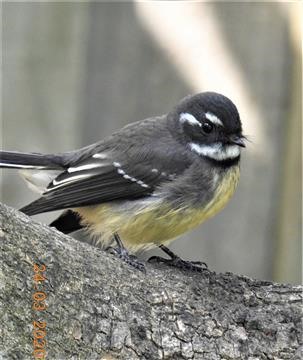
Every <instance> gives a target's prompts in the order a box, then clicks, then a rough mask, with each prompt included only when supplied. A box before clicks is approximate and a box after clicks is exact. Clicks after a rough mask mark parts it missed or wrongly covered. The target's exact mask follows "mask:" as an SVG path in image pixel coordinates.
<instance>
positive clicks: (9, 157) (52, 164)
mask: <svg viewBox="0 0 303 360" xmlns="http://www.w3.org/2000/svg"><path fill="white" fill-rule="evenodd" d="M0 168H12V169H39V170H40V169H41V170H42V169H47V170H56V169H57V170H59V169H63V168H64V164H63V160H62V157H61V156H58V155H43V154H38V153H37V154H36V153H22V152H16V151H0Z"/></svg>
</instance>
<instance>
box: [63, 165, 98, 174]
mask: <svg viewBox="0 0 303 360" xmlns="http://www.w3.org/2000/svg"><path fill="white" fill-rule="evenodd" d="M101 166H104V164H101V163H95V164H86V165H80V166H76V167H70V168H68V169H67V172H69V173H73V172H76V171H81V170H90V169H94V168H97V167H101Z"/></svg>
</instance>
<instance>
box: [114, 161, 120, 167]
mask: <svg viewBox="0 0 303 360" xmlns="http://www.w3.org/2000/svg"><path fill="white" fill-rule="evenodd" d="M113 165H114V167H121V164H120V163H119V162H117V161H114V162H113Z"/></svg>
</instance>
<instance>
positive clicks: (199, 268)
mask: <svg viewBox="0 0 303 360" xmlns="http://www.w3.org/2000/svg"><path fill="white" fill-rule="evenodd" d="M159 248H160V249H161V250H163V251H164V252H165V253H166V254H167V255H168V256H170V259H166V258H163V257H160V256H152V257H151V258H149V259H148V262H151V263H164V264H166V265H168V266H172V267H176V268H178V269H181V270H186V271H193V272H203V271H205V270H207V271H209V270H208V266H207V264H206V263H205V262H202V261H186V260H182V259H181V258H180V257H179V256H177V255H176V254H175V253H173V252H172V251H171V250H170V249H168V248H167V247H166V246H164V245H160V246H159Z"/></svg>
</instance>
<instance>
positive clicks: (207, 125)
mask: <svg viewBox="0 0 303 360" xmlns="http://www.w3.org/2000/svg"><path fill="white" fill-rule="evenodd" d="M213 129H214V125H213V124H212V123H211V122H210V121H204V123H203V124H202V130H203V132H204V133H205V134H210V133H211V132H212V131H213Z"/></svg>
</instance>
